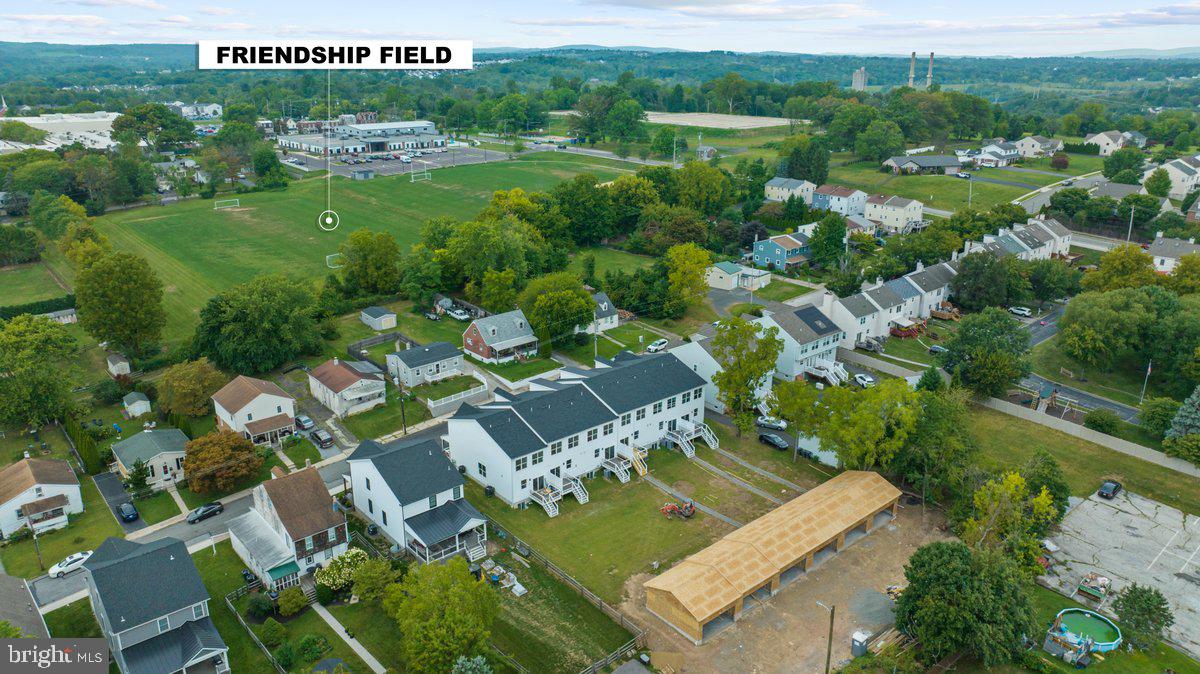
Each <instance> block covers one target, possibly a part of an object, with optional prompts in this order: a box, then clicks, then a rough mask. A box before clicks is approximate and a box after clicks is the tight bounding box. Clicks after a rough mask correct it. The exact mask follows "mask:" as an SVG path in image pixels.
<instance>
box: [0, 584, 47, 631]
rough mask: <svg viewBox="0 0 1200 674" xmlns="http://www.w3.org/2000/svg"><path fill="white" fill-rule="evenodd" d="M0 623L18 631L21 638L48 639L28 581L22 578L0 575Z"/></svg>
mask: <svg viewBox="0 0 1200 674" xmlns="http://www.w3.org/2000/svg"><path fill="white" fill-rule="evenodd" d="M0 621H3V622H7V623H8V624H9V625H12V626H13V627H15V628H17V629H18V630H20V631H21V637H23V638H33V639H49V638H50V631H49V630H48V629H46V621H45V620H44V619H43V618H42V612H41V611H39V610H38V605H37V602H36V601H35V600H34V598H33V592H31V591H30V590H29V581H27V580H25V579H24V578H18V577H16V576H9V575H7V574H4V573H0Z"/></svg>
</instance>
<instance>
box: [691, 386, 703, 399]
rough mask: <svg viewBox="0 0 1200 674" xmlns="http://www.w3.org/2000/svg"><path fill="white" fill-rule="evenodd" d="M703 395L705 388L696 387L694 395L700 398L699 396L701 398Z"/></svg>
mask: <svg viewBox="0 0 1200 674" xmlns="http://www.w3.org/2000/svg"><path fill="white" fill-rule="evenodd" d="M702 395H704V389H703V388H698V389H696V390H695V391H692V397H693V398H696V399H699V398H700V396H702Z"/></svg>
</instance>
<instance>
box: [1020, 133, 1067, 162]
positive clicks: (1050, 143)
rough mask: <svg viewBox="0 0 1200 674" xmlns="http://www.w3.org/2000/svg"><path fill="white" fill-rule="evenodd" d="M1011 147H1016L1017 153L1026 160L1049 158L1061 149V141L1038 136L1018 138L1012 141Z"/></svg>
mask: <svg viewBox="0 0 1200 674" xmlns="http://www.w3.org/2000/svg"><path fill="white" fill-rule="evenodd" d="M1013 145H1015V146H1016V147H1017V152H1018V153H1020V155H1021V156H1022V157H1024V158H1026V159H1033V158H1036V157H1049V156H1051V155H1053V154H1054V153H1056V152H1058V151H1059V150H1061V149H1062V148H1063V142H1062V141H1061V140H1055V139H1053V138H1046V137H1045V136H1038V135H1033V136H1023V137H1021V138H1018V139H1017V140H1014V141H1013Z"/></svg>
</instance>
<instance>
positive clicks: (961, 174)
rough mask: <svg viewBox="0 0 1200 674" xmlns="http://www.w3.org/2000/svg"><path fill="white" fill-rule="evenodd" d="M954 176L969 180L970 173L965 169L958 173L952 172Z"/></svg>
mask: <svg viewBox="0 0 1200 674" xmlns="http://www.w3.org/2000/svg"><path fill="white" fill-rule="evenodd" d="M954 177H955V178H962V179H963V180H970V179H971V174H970V173H967V172H966V171H959V172H958V173H955V174H954Z"/></svg>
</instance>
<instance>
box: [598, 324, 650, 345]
mask: <svg viewBox="0 0 1200 674" xmlns="http://www.w3.org/2000/svg"><path fill="white" fill-rule="evenodd" d="M604 335H605V336H606V337H608V338H610V339H615V340H616V341H618V342H620V343H621V344H623V345H624V346H625V350H626V351H631V352H633V353H641V352H642V351H643V350H644V349H645V348H646V346H647V345H649V344H650V342H653V341H654V340H656V339H658V338H659V336H660V335H659V334H658V333H656V332H654V331H652V330H649V329H647V328H646V326H644V325H642V324H641V323H638V322H637V321H633V322H630V323H622V324H621V325H618V326H617V327H615V328H612V329H610V330H606V331H605V332H604Z"/></svg>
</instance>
